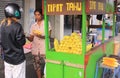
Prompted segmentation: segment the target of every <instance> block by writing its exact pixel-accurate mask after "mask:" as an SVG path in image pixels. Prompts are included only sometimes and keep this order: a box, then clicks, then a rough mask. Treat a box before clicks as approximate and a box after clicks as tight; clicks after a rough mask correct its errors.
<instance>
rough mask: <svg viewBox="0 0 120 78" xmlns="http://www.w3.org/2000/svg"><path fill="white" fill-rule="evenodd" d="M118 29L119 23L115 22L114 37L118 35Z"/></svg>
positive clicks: (119, 27)
mask: <svg viewBox="0 0 120 78" xmlns="http://www.w3.org/2000/svg"><path fill="white" fill-rule="evenodd" d="M119 29H120V22H116V26H115V36H117V35H118V33H119Z"/></svg>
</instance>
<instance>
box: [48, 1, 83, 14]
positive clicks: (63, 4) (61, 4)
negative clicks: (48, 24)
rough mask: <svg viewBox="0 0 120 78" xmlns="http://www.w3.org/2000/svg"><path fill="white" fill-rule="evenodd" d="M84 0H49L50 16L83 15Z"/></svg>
mask: <svg viewBox="0 0 120 78" xmlns="http://www.w3.org/2000/svg"><path fill="white" fill-rule="evenodd" d="M81 11H82V0H47V14H48V15H56V14H57V15H60V14H64V15H71V14H81Z"/></svg>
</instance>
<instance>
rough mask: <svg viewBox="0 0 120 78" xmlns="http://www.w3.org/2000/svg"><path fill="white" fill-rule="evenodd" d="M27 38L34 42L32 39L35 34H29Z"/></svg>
mask: <svg viewBox="0 0 120 78" xmlns="http://www.w3.org/2000/svg"><path fill="white" fill-rule="evenodd" d="M26 38H27V39H28V40H29V41H31V42H32V41H33V38H34V36H33V35H29V36H27V37H26Z"/></svg>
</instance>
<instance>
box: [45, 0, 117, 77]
mask: <svg viewBox="0 0 120 78" xmlns="http://www.w3.org/2000/svg"><path fill="white" fill-rule="evenodd" d="M107 1H108V2H107ZM113 1H114V0H113ZM113 8H114V6H111V5H110V3H109V0H44V19H45V43H46V78H95V72H96V71H95V69H96V63H97V61H98V60H99V59H100V58H101V57H102V56H103V55H105V54H107V55H109V54H113V49H114V48H113V41H114V40H113V39H110V40H108V41H105V40H104V36H105V35H104V33H105V22H104V20H103V25H102V44H101V45H99V46H97V47H94V48H93V49H91V50H90V51H89V52H86V15H90V14H96V15H97V14H106V13H113V22H114V21H115V15H114V9H113ZM61 14H62V15H75V14H77V15H82V54H70V53H64V52H56V51H55V50H54V49H50V48H49V43H50V41H49V32H48V16H47V15H61ZM112 29H113V37H114V31H115V24H113V26H112ZM98 72H99V73H98V75H97V78H101V75H102V68H100V70H99V71H98Z"/></svg>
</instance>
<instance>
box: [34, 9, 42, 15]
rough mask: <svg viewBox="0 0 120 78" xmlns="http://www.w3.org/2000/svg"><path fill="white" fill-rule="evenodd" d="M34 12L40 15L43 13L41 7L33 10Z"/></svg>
mask: <svg viewBox="0 0 120 78" xmlns="http://www.w3.org/2000/svg"><path fill="white" fill-rule="evenodd" d="M35 12H39V13H40V14H41V15H43V14H42V9H36V10H35V11H34V14H35Z"/></svg>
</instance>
